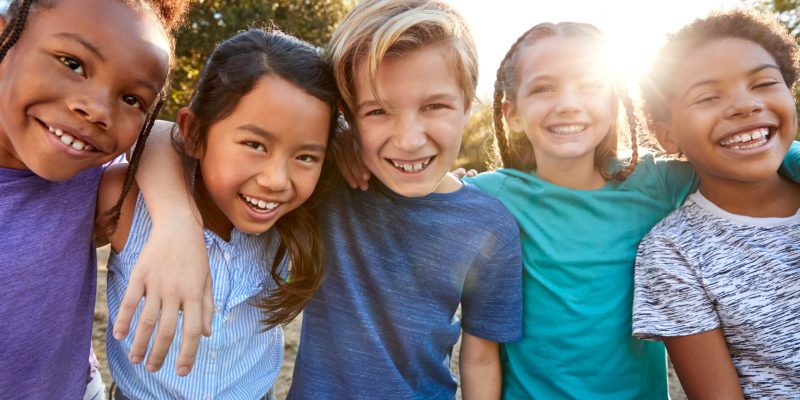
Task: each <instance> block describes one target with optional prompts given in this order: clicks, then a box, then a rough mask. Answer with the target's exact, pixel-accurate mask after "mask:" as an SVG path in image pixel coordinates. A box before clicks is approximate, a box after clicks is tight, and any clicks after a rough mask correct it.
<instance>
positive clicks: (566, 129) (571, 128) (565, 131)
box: [549, 124, 586, 135]
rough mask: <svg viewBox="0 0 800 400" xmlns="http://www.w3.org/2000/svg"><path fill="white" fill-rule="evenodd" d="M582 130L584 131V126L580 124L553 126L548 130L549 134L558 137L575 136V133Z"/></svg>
mask: <svg viewBox="0 0 800 400" xmlns="http://www.w3.org/2000/svg"><path fill="white" fill-rule="evenodd" d="M584 129H586V125H583V124H580V125H560V126H554V127H551V128H550V129H549V130H550V132H552V133H555V134H558V135H570V134H575V133H578V132H581V131H583V130H584Z"/></svg>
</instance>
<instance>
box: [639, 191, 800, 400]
mask: <svg viewBox="0 0 800 400" xmlns="http://www.w3.org/2000/svg"><path fill="white" fill-rule="evenodd" d="M716 328H721V330H722V332H723V335H724V337H725V341H726V342H727V344H728V349H729V351H730V353H731V358H732V359H733V364H734V366H735V367H736V371H737V372H738V374H739V382H740V383H741V385H742V390H743V392H744V394H745V397H747V398H772V399H775V398H791V399H794V398H800V211H798V213H797V214H795V215H794V216H792V217H788V218H749V217H743V216H739V215H735V214H731V213H728V212H726V211H724V210H722V209H721V208H719V207H717V206H716V205H714V204H713V203H711V202H710V201H709V200H707V199H706V198H704V197H703V196H702V195H701V194H700V192H697V193H694V194H692V195H691V196H689V198H688V199H687V201H686V203H685V204H684V205H683V206H682V207H681V208H679V209H678V210H676V211H675V212H673V213H672V214H670V215H669V216H667V217H666V218H665V219H664V220H662V221H661V222H660V223H659V224H658V225H656V226H655V227H654V228H653V230H652V231H650V233H649V234H648V235H647V236H646V237H645V238H644V240H642V242H641V244H640V246H639V252H638V255H637V259H636V287H635V292H634V304H633V333H634V335H635V336H636V337H638V338H640V339H659V338H661V337H669V336H686V335H692V334H696V333H702V332H706V331H710V330H713V329H716Z"/></svg>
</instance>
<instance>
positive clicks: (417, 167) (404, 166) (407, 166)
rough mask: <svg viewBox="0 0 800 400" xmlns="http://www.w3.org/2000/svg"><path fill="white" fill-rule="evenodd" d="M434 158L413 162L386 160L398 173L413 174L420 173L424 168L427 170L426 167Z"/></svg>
mask: <svg viewBox="0 0 800 400" xmlns="http://www.w3.org/2000/svg"><path fill="white" fill-rule="evenodd" d="M435 157H436V156H432V157H428V158H422V159H419V160H413V161H405V160H395V159H391V158H387V159H386V160H387V161H389V162H390V163H391V164H392V165H393V166H394V168H395V169H397V170H398V171H400V172H404V173H412V174H413V173H417V172H421V171H423V170H425V168H428V165H429V164H430V163H431V161H432V160H433V159H434V158H435Z"/></svg>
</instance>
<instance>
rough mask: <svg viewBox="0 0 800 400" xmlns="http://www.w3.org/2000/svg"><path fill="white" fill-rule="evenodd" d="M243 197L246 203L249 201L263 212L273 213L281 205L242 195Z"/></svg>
mask: <svg viewBox="0 0 800 400" xmlns="http://www.w3.org/2000/svg"><path fill="white" fill-rule="evenodd" d="M242 197H244V199H245V201H247V202H248V203H250V204H251V205H253V206H254V207H258V208H260V209H262V210H267V211H272V210H274V209H275V208H277V207H278V206H279V205H280V204H279V203H276V202H274V201H264V200H259V199H255V198H252V197H250V196H245V195H242Z"/></svg>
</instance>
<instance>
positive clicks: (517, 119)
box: [504, 36, 615, 167]
mask: <svg viewBox="0 0 800 400" xmlns="http://www.w3.org/2000/svg"><path fill="white" fill-rule="evenodd" d="M519 51H520V52H521V53H520V56H519V61H518V63H519V65H518V66H517V71H518V76H519V78H518V81H519V85H518V87H517V90H516V95H515V100H514V101H513V102H509V103H506V104H505V105H504V113H505V116H506V120H507V121H508V124H509V127H510V128H511V129H512V130H513V131H515V132H525V134H526V135H527V137H528V139H529V140H530V142H531V144H532V145H533V149H534V155H535V157H536V163H537V165H538V166H539V167H542V166H544V165H563V163H564V162H570V163H571V162H576V161H578V160H586V161H593V160H594V150H595V148H596V147H597V146H598V144H599V143H600V142H601V141H602V140H603V138H605V137H606V135H607V134H608V132H609V130H610V128H611V125H612V122H613V120H614V117H615V116H614V111H613V107H612V101H613V94H612V90H613V88H612V85H611V81H612V80H611V79H610V74H609V69H608V67H607V64H606V63H605V62H604V60H605V58H604V54H603V52H602V50H601V49H600V48H599V46H597V44H595V43H592V42H590V41H587V40H586V39H584V38H569V37H559V36H554V37H548V38H544V39H540V40H538V41H536V42H535V43H533V44H531V45H527V46H525V47H523V48H522V49H520V50H519ZM589 165H592V163H589Z"/></svg>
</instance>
